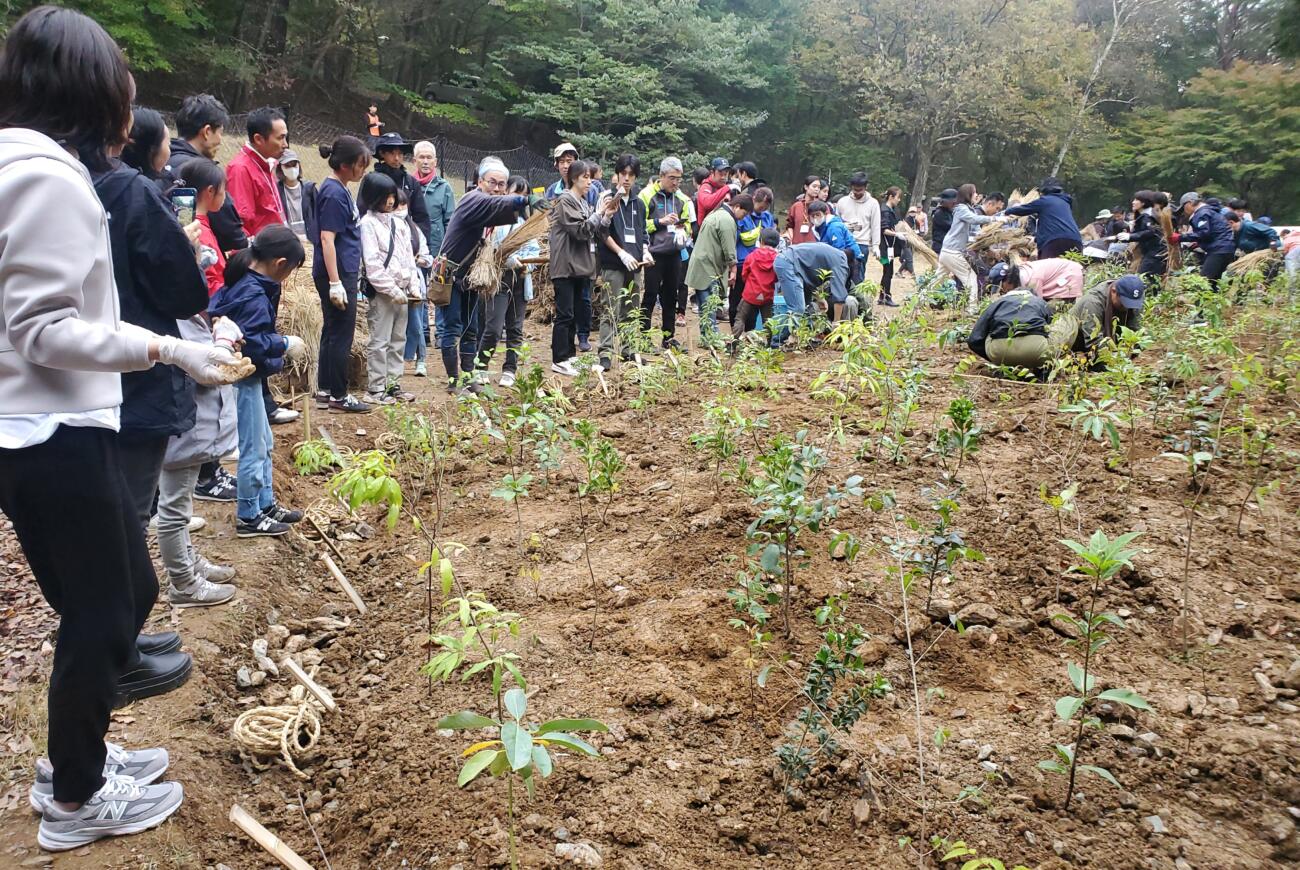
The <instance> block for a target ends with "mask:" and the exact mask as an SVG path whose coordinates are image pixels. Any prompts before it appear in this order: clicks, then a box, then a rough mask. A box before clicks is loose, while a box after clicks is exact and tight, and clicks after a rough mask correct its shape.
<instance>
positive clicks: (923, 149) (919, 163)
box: [912, 132, 934, 205]
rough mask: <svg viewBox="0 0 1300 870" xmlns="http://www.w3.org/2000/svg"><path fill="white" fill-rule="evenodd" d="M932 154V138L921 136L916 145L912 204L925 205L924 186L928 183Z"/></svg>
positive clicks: (925, 135)
mask: <svg viewBox="0 0 1300 870" xmlns="http://www.w3.org/2000/svg"><path fill="white" fill-rule="evenodd" d="M933 154H934V136H933V135H932V134H931V133H928V132H927V133H924V134H922V136H921V138H920V139H918V140H917V143H916V174H915V175H913V176H912V204H913V205H924V204H925V186H926V185H927V184H929V183H930V160H931V158H932V156H933Z"/></svg>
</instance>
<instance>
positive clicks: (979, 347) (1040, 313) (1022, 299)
mask: <svg viewBox="0 0 1300 870" xmlns="http://www.w3.org/2000/svg"><path fill="white" fill-rule="evenodd" d="M1051 319H1052V314H1051V312H1050V311H1049V310H1048V308H1047V303H1046V302H1044V301H1043V300H1042V298H1041V297H1039V296H1037V295H1036V294H1034V293H1030V292H1029V291H1028V290H1012V291H1011V292H1010V293H1004V294H1003V295H1002V296H999V297H998V298H997V299H996V300H994V302H993V304H991V305H990V306H989V307H988V308H985V309H984V313H983V314H981V315H980V319H979V320H977V321H975V326H974V327H972V328H971V332H970V337H969V338H967V339H966V346H967V347H969V348H970V349H971V350H972V351H973V352H975V353H977V354H979V355H980V356H982V357H984V358H985V359H988V357H989V355H988V352H987V350H986V349H985V347H984V343H985V342H986V341H988V340H989V339H990V338H1015V337H1016V336H1018V335H1047V322H1048V321H1049V320H1051Z"/></svg>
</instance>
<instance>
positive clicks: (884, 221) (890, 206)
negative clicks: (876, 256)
mask: <svg viewBox="0 0 1300 870" xmlns="http://www.w3.org/2000/svg"><path fill="white" fill-rule="evenodd" d="M902 198H903V191H902V189H900V188H898V187H891V188H889V189H888V190H886V191H885V199H884V204H883V205H882V206H881V207H880V235H881V238H882V240H883V244H882V245H881V247H880V266H881V271H880V298H879V299H878V300H877V301H878V302H879V303H880V304H881V305H886V306H889V307H891V308H892V307H895V306H897V305H898V303H897V302H895V301H894V292H893V290H894V267H895V264H896V263H898V261H899V260H898V257H897V256H896V255H897V253H898V250H899V248H900V247H905V246H906V245H907V243H906V242H904V241H903V240H902V239H900V238H898V236H896V235H895V234H894V227H895V226H897V225H898V203H899V201H900V200H902Z"/></svg>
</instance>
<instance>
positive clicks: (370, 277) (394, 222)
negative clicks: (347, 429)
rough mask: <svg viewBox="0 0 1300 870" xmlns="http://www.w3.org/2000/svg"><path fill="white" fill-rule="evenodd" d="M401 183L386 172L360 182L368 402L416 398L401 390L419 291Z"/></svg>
mask: <svg viewBox="0 0 1300 870" xmlns="http://www.w3.org/2000/svg"><path fill="white" fill-rule="evenodd" d="M397 191H398V187H397V184H396V183H395V182H394V181H393V180H392V179H391V178H390V177H388V176H387V175H384V174H381V173H378V172H372V173H370V174H369V175H367V176H366V177H365V178H364V179H362V181H361V190H360V191H359V197H358V198H359V199H360V205H362V206H363V207H364V208H365V210H366V214H365V217H363V218H361V258H362V260H363V261H364V262H365V265H366V269H365V271H366V298H367V299H368V300H369V304H368V305H366V323H367V324H368V326H369V327H370V330H369V331H370V343H369V345H368V346H367V348H366V376H367V384H366V386H367V394H366V401H367V402H369V403H370V404H372V405H392V404H394V403H396V402H399V401H401V402H410V401H414V400H415V395H414V394H413V393H406V392H403V391H402V387H401V382H402V372H403V368H404V366H403V364H402V347H403V345H404V344H405V343H406V318H407V315H408V314H409V312H410V308H411V304H410V300H411V294H412V293H413V292H418V286H417V285H418V283H419V275H418V274H417V273H416V268H415V254H414V253H412V248H411V228H410V226H408V225H407V223H406V220H405V219H399V218H398V217H397V216H396V214H395V212H396V211H397Z"/></svg>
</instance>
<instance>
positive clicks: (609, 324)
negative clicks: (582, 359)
mask: <svg viewBox="0 0 1300 870" xmlns="http://www.w3.org/2000/svg"><path fill="white" fill-rule="evenodd" d="M629 286H630V287H631V288H632V289H631V290H629V289H628V287H629ZM644 288H645V270H644V269H637V270H636V271H635V272H631V273H629V272H625V271H623V270H622V269H601V270H600V285H599V286H598V287H597V290H596V314H597V316H598V317H599V318H600V355H601V356H602V357H612V356H613V355H614V345H615V340H616V339H617V338H618V331H619V329H621V328H622V327H623V325H624V324H626V323H630V322H632V320H633V319H634V318H635V319H636V322H637V323H638V324H639V323H640V322H641V321H640V319H639V315H638V314H637V311H638V305H637V302H638V300H640V299H641V292H642V290H643V289H644Z"/></svg>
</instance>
